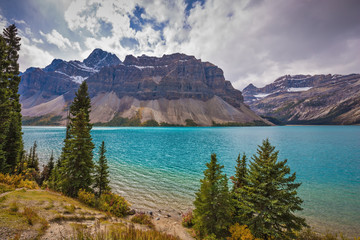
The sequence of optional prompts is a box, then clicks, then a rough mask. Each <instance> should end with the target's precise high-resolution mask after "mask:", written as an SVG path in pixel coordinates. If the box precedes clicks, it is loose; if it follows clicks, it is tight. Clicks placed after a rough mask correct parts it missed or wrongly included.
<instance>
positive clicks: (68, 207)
mask: <svg viewBox="0 0 360 240" xmlns="http://www.w3.org/2000/svg"><path fill="white" fill-rule="evenodd" d="M65 209H66V210H65V212H64V213H74V212H75V206H74V205H73V204H71V205H66V206H65Z"/></svg>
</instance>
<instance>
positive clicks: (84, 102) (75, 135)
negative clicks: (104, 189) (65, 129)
mask: <svg viewBox="0 0 360 240" xmlns="http://www.w3.org/2000/svg"><path fill="white" fill-rule="evenodd" d="M90 107H91V105H90V97H89V94H88V92H87V84H86V82H85V81H84V82H83V83H82V84H81V85H80V87H79V89H78V91H77V92H76V94H75V98H74V101H73V103H72V105H71V106H70V114H71V117H70V122H69V133H68V134H69V138H68V139H66V141H65V147H66V149H65V150H64V151H63V159H61V178H62V181H61V188H62V191H63V192H64V193H65V194H67V195H69V196H71V197H75V196H77V193H78V191H79V190H80V189H84V190H87V191H89V190H91V189H90V186H91V185H92V183H93V179H92V172H93V168H94V163H93V160H92V158H93V153H92V151H93V149H94V144H93V142H92V138H91V134H90V131H91V128H92V124H90V117H89V114H90Z"/></svg>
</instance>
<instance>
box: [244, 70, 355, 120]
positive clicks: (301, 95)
mask: <svg viewBox="0 0 360 240" xmlns="http://www.w3.org/2000/svg"><path fill="white" fill-rule="evenodd" d="M243 95H244V99H245V103H246V104H248V105H249V106H250V108H251V109H252V110H254V111H255V112H256V113H257V114H259V115H264V116H269V117H274V118H277V119H279V120H280V121H283V122H284V123H288V124H360V74H350V75H344V76H342V75H330V74H329V75H314V76H311V75H295V76H289V75H286V76H283V77H280V78H278V79H276V80H275V81H274V82H273V83H271V84H269V85H266V86H265V87H263V88H257V87H255V86H254V85H252V84H250V85H249V86H247V87H246V88H245V89H244V90H243Z"/></svg>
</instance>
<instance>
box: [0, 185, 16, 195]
mask: <svg viewBox="0 0 360 240" xmlns="http://www.w3.org/2000/svg"><path fill="white" fill-rule="evenodd" d="M13 190H14V188H13V187H11V186H9V185H7V184H3V183H0V194H1V193H5V192H10V191H13Z"/></svg>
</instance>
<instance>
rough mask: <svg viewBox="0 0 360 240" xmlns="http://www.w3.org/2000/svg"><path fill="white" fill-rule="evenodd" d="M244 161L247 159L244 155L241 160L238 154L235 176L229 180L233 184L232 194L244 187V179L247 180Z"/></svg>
mask: <svg viewBox="0 0 360 240" xmlns="http://www.w3.org/2000/svg"><path fill="white" fill-rule="evenodd" d="M246 161H247V158H246V154H245V153H244V154H243V156H242V158H241V156H240V154H239V156H238V158H237V159H236V166H235V176H233V177H231V180H232V182H233V184H234V185H233V192H235V191H236V190H237V189H239V188H242V187H244V186H245V185H246V178H247V168H246Z"/></svg>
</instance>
